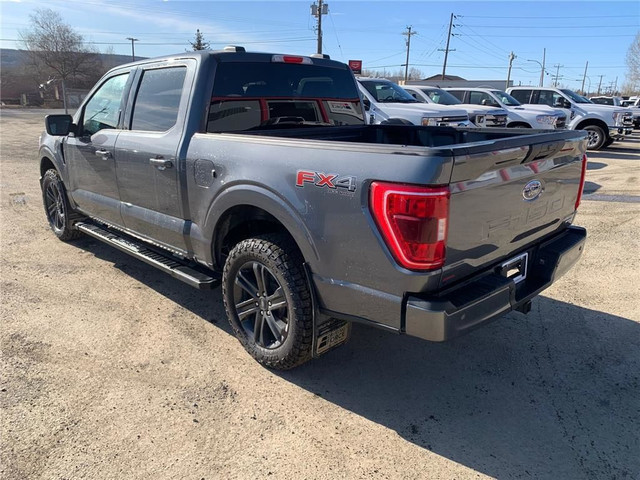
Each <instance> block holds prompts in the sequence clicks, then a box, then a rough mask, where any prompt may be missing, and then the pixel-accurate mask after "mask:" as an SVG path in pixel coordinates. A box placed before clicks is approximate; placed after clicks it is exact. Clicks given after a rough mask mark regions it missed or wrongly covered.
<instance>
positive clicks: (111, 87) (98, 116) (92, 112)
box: [82, 73, 129, 135]
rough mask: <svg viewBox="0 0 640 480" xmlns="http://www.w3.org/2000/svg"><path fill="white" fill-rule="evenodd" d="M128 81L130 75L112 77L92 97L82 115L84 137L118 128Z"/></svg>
mask: <svg viewBox="0 0 640 480" xmlns="http://www.w3.org/2000/svg"><path fill="white" fill-rule="evenodd" d="M128 79H129V73H124V74H121V75H117V76H115V77H111V78H110V79H109V80H107V81H106V82H104V83H103V84H102V86H101V87H100V88H99V89H98V90H97V91H96V93H95V94H94V95H93V97H91V100H89V101H88V102H87V104H86V105H85V107H84V112H83V114H82V134H83V135H93V134H94V133H97V132H99V131H100V130H103V129H112V128H117V127H118V122H119V121H120V111H121V110H120V106H121V102H122V96H123V94H124V89H125V86H126V84H127V80H128Z"/></svg>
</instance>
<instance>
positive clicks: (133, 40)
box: [127, 37, 138, 62]
mask: <svg viewBox="0 0 640 480" xmlns="http://www.w3.org/2000/svg"><path fill="white" fill-rule="evenodd" d="M127 40H131V61H132V62H135V61H136V51H135V48H134V47H133V42H137V41H138V39H137V38H133V37H127Z"/></svg>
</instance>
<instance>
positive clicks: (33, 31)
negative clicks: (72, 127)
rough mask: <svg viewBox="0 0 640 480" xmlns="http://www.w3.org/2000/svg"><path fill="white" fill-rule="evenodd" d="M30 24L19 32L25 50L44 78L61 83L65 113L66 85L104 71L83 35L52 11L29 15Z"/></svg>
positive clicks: (43, 10)
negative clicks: (46, 76)
mask: <svg viewBox="0 0 640 480" xmlns="http://www.w3.org/2000/svg"><path fill="white" fill-rule="evenodd" d="M30 23H31V25H30V28H29V29H28V30H26V31H23V32H20V37H21V40H22V44H23V46H24V49H25V50H26V51H27V52H28V53H29V56H30V58H31V60H32V63H33V66H34V67H35V68H36V70H37V71H38V72H39V73H40V74H41V75H44V74H46V75H50V76H52V77H55V80H59V81H60V83H61V85H62V98H63V103H64V109H65V112H66V111H67V97H66V85H67V82H68V81H69V80H70V79H78V78H80V79H81V78H83V77H87V76H92V75H95V71H96V70H101V68H100V59H99V56H98V55H97V53H96V52H94V51H92V50H91V49H89V48H87V47H86V46H85V44H84V39H83V37H82V35H80V34H79V33H77V32H76V31H75V30H73V28H71V26H69V25H67V24H66V23H64V21H63V19H62V17H61V16H60V14H59V13H57V12H55V11H53V10H51V9H48V8H47V9H37V10H36V11H35V13H33V14H32V15H30ZM43 80H44V79H43ZM49 80H50V81H51V80H53V78H51V79H49Z"/></svg>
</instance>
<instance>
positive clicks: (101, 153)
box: [95, 150, 111, 160]
mask: <svg viewBox="0 0 640 480" xmlns="http://www.w3.org/2000/svg"><path fill="white" fill-rule="evenodd" d="M95 154H96V157H102V159H103V160H107V159H108V158H110V157H111V152H110V151H109V150H96V151H95Z"/></svg>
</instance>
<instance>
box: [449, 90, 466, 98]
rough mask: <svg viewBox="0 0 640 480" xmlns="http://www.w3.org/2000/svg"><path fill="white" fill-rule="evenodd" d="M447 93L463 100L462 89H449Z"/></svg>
mask: <svg viewBox="0 0 640 480" xmlns="http://www.w3.org/2000/svg"><path fill="white" fill-rule="evenodd" d="M449 93H450V94H451V95H453V96H454V97H456V98H457V99H458V100H460V101H464V90H449Z"/></svg>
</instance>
